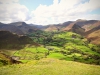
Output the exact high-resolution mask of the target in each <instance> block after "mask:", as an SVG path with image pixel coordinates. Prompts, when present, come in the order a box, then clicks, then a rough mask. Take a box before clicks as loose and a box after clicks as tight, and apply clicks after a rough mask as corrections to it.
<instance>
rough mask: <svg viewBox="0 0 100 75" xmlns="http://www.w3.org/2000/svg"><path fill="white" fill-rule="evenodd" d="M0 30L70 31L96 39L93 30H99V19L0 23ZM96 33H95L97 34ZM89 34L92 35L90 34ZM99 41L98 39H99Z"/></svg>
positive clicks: (28, 31) (13, 31)
mask: <svg viewBox="0 0 100 75" xmlns="http://www.w3.org/2000/svg"><path fill="white" fill-rule="evenodd" d="M0 30H5V31H10V32H12V33H16V34H18V35H24V34H29V33H34V32H36V31H38V30H43V31H50V32H51V31H72V32H75V33H78V34H80V35H82V36H84V37H86V38H88V39H89V40H91V38H95V39H93V40H91V42H92V43H94V42H93V41H95V40H97V37H96V36H95V35H93V34H94V33H95V32H98V33H100V32H99V30H100V21H99V20H83V19H78V20H76V21H67V22H64V23H59V24H50V25H46V26H44V25H35V24H26V23H25V22H14V23H10V24H3V23H0ZM98 33H95V34H96V35H98ZM91 34H92V35H93V36H91ZM99 41H100V40H99Z"/></svg>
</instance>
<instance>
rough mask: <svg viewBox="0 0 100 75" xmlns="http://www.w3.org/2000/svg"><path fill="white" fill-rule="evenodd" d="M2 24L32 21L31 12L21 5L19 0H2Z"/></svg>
mask: <svg viewBox="0 0 100 75" xmlns="http://www.w3.org/2000/svg"><path fill="white" fill-rule="evenodd" d="M0 2H1V4H0V14H2V15H0V22H5V23H8V22H9V23H10V22H15V21H26V20H29V19H30V14H29V10H28V9H27V8H26V6H24V5H20V4H19V3H18V0H2V1H1V0H0Z"/></svg>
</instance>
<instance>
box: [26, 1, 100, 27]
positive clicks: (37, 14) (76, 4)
mask: <svg viewBox="0 0 100 75" xmlns="http://www.w3.org/2000/svg"><path fill="white" fill-rule="evenodd" d="M99 3H100V0H60V2H59V0H54V1H53V4H52V5H49V6H47V5H39V6H38V7H37V8H36V10H34V11H33V12H32V16H33V17H32V19H30V20H29V21H28V22H32V23H35V24H43V25H47V24H55V23H62V22H65V21H69V20H76V19H79V18H82V19H100V17H99V16H98V15H97V14H94V15H91V14H89V12H91V11H93V10H95V9H98V8H100V4H99Z"/></svg>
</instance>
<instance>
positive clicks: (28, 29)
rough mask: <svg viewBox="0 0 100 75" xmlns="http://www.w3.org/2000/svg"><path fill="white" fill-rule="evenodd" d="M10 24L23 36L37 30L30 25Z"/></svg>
mask: <svg viewBox="0 0 100 75" xmlns="http://www.w3.org/2000/svg"><path fill="white" fill-rule="evenodd" d="M10 24H11V25H14V26H16V27H18V28H19V29H20V30H21V31H22V32H23V33H24V34H28V33H31V32H34V31H35V30H37V29H38V28H36V27H34V26H30V25H28V24H26V23H25V22H14V23H10Z"/></svg>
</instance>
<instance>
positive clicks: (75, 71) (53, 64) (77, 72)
mask: <svg viewBox="0 0 100 75" xmlns="http://www.w3.org/2000/svg"><path fill="white" fill-rule="evenodd" d="M0 75H100V66H96V65H87V64H82V63H78V62H73V61H64V60H57V59H47V58H46V59H41V60H34V61H31V62H28V63H26V64H17V65H8V66H3V67H0Z"/></svg>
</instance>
